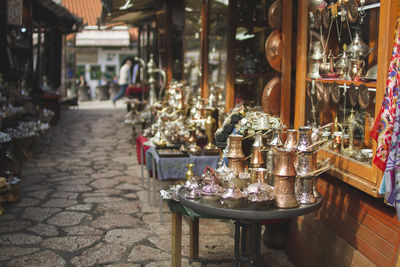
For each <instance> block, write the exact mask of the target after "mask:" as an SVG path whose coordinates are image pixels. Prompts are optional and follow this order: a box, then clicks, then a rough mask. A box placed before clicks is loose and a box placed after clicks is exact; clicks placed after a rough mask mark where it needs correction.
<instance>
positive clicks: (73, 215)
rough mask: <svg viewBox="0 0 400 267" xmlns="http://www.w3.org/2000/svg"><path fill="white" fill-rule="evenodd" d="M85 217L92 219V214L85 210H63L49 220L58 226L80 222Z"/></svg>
mask: <svg viewBox="0 0 400 267" xmlns="http://www.w3.org/2000/svg"><path fill="white" fill-rule="evenodd" d="M84 218H85V219H88V220H90V219H91V218H92V216H91V215H90V214H88V213H83V212H74V211H63V212H60V213H58V214H56V215H54V216H53V217H51V218H50V219H48V220H47V222H48V223H50V224H54V225H57V226H70V225H76V224H79V223H80V222H81V221H82V220H83V219H84Z"/></svg>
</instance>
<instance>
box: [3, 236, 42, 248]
mask: <svg viewBox="0 0 400 267" xmlns="http://www.w3.org/2000/svg"><path fill="white" fill-rule="evenodd" d="M40 241H42V238H41V237H40V236H37V235H28V234H24V233H15V234H3V235H0V244H2V245H30V244H37V243H39V242H40Z"/></svg>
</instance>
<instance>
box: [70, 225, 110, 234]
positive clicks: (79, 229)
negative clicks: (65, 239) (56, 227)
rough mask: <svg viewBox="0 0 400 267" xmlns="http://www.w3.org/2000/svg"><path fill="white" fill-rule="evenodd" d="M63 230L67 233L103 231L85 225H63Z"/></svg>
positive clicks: (96, 232)
mask: <svg viewBox="0 0 400 267" xmlns="http://www.w3.org/2000/svg"><path fill="white" fill-rule="evenodd" d="M63 230H64V231H65V232H67V233H68V234H69V235H102V234H103V231H102V230H100V229H96V228H93V227H90V226H87V225H77V226H70V227H64V228H63Z"/></svg>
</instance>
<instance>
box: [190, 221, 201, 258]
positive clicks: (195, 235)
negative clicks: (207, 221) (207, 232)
mask: <svg viewBox="0 0 400 267" xmlns="http://www.w3.org/2000/svg"><path fill="white" fill-rule="evenodd" d="M189 226H190V253H189V257H190V259H198V258H199V218H193V219H191V220H190V225H189Z"/></svg>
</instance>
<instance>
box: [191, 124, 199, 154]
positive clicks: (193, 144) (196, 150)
mask: <svg viewBox="0 0 400 267" xmlns="http://www.w3.org/2000/svg"><path fill="white" fill-rule="evenodd" d="M189 133H190V137H189V139H188V142H189V143H190V145H189V147H188V151H189V153H190V154H193V155H199V154H201V148H200V146H198V145H197V144H196V142H197V137H196V129H195V128H194V127H193V128H190V130H189Z"/></svg>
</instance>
